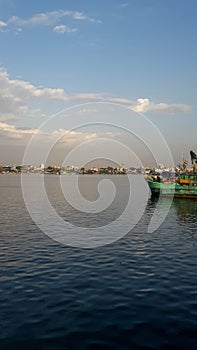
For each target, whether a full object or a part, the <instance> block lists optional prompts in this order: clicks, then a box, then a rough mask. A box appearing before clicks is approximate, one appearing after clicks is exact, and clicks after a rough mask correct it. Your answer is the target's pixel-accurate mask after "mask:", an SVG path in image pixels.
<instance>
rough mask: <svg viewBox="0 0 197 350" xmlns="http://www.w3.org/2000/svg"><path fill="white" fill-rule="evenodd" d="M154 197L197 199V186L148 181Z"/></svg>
mask: <svg viewBox="0 0 197 350" xmlns="http://www.w3.org/2000/svg"><path fill="white" fill-rule="evenodd" d="M147 182H148V185H149V187H150V190H151V194H152V195H153V196H157V197H158V196H160V195H161V196H165V197H175V198H195V199H197V185H196V184H192V185H180V184H176V183H173V182H170V183H160V182H156V181H154V180H152V179H149V180H147Z"/></svg>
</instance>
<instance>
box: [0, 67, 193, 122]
mask: <svg viewBox="0 0 197 350" xmlns="http://www.w3.org/2000/svg"><path fill="white" fill-rule="evenodd" d="M36 101H37V102H42V103H46V101H47V102H50V101H51V102H52V101H54V102H62V103H63V104H64V105H63V106H65V103H76V102H78V103H85V102H101V101H105V102H113V103H118V104H122V105H125V106H127V107H128V108H130V109H132V110H134V111H136V112H141V113H146V112H154V111H156V112H165V113H166V114H174V113H177V112H181V113H186V112H189V111H190V110H191V106H189V105H186V104H181V103H174V104H168V103H161V102H160V103H154V102H152V101H150V100H149V99H148V98H138V99H137V100H130V99H127V98H123V97H114V98H108V96H107V95H106V94H102V93H77V94H74V95H69V94H67V93H66V92H65V90H64V89H62V88H48V87H42V88H40V87H37V86H35V85H33V84H31V83H30V82H27V81H24V80H22V79H10V77H9V74H8V73H7V71H6V70H4V69H0V120H3V121H6V120H10V119H13V118H16V117H25V116H27V115H31V116H32V115H34V113H32V111H31V110H30V105H31V104H32V103H33V102H34V103H36ZM34 108H35V106H34ZM36 108H37V107H36ZM85 109H86V107H85ZM88 109H89V108H88ZM42 113H43V112H41V114H42Z"/></svg>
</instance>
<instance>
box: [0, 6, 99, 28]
mask: <svg viewBox="0 0 197 350" xmlns="http://www.w3.org/2000/svg"><path fill="white" fill-rule="evenodd" d="M69 19H72V20H75V21H88V22H93V23H102V21H101V20H100V19H95V18H91V17H89V16H88V15H87V14H85V13H83V12H79V11H66V10H57V11H51V12H42V13H36V14H34V15H33V16H31V17H29V18H26V19H24V18H20V17H18V16H12V17H10V18H9V20H8V21H7V23H6V22H3V21H0V27H1V26H15V27H16V26H17V27H37V26H49V27H54V29H55V28H58V27H59V29H56V30H54V29H53V30H54V31H55V32H57V33H65V32H76V28H73V29H72V28H69V27H68V26H67V25H65V24H59V22H60V20H61V21H63V20H67V21H68V20H69ZM63 26H65V28H63ZM60 27H61V28H60Z"/></svg>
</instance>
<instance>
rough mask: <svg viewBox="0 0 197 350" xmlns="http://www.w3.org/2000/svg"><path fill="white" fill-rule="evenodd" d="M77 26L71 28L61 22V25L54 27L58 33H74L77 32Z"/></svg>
mask: <svg viewBox="0 0 197 350" xmlns="http://www.w3.org/2000/svg"><path fill="white" fill-rule="evenodd" d="M77 30H78V29H77V28H70V27H67V26H65V25H64V24H61V25H59V26H55V27H54V28H53V31H54V32H56V33H58V34H64V33H74V32H77Z"/></svg>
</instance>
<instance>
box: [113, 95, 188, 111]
mask: <svg viewBox="0 0 197 350" xmlns="http://www.w3.org/2000/svg"><path fill="white" fill-rule="evenodd" d="M110 101H111V102H114V103H119V104H123V105H127V106H128V107H129V109H131V110H133V111H135V112H139V113H146V112H152V111H160V112H166V113H167V114H175V113H178V112H181V113H187V112H190V111H191V109H192V108H191V106H189V105H186V104H183V103H163V102H160V103H155V102H153V101H151V100H150V99H149V98H138V99H137V100H130V99H126V98H120V97H118V98H117V97H116V98H110Z"/></svg>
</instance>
